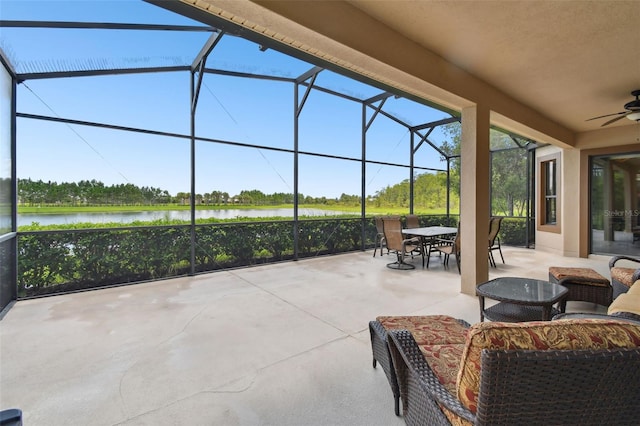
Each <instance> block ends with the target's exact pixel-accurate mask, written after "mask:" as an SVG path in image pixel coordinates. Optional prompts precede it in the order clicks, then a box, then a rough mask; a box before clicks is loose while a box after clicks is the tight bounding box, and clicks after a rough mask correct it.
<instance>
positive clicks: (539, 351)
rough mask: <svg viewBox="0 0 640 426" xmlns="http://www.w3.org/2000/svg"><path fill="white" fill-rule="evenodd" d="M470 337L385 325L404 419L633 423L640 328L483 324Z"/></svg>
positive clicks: (614, 323) (586, 322)
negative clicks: (426, 339)
mask: <svg viewBox="0 0 640 426" xmlns="http://www.w3.org/2000/svg"><path fill="white" fill-rule="evenodd" d="M462 333H463V334H464V343H454V344H441V345H424V344H423V345H418V343H416V340H415V339H414V336H413V335H412V333H410V332H408V331H407V330H400V329H392V330H388V331H387V340H388V348H389V353H390V355H391V360H392V365H393V368H394V371H395V376H394V377H395V379H396V380H397V384H398V388H399V392H400V397H401V399H402V406H403V416H404V419H405V421H406V423H407V424H408V425H449V424H454V425H472V424H475V425H485V424H492V425H515V424H527V425H535V424H544V425H548V424H563V425H571V424H575V425H578V424H579V425H589V424H594V425H595V424H618V425H622V424H637V422H638V410H637V409H638V401H640V325H638V324H633V323H629V322H623V321H618V320H615V319H604V320H593V319H579V320H559V321H551V322H529V323H499V322H493V323H477V324H475V325H473V326H471V327H469V328H468V329H465V330H463V331H462Z"/></svg>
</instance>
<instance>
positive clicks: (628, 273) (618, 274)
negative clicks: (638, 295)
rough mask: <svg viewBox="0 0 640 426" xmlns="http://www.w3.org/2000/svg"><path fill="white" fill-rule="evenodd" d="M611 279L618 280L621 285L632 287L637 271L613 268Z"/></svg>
mask: <svg viewBox="0 0 640 426" xmlns="http://www.w3.org/2000/svg"><path fill="white" fill-rule="evenodd" d="M610 271H611V279H612V280H616V281H618V282H619V283H622V284H624V285H626V286H627V287H631V284H633V282H632V281H631V280H632V279H633V273H634V272H635V271H636V270H635V268H622V267H619V266H616V267H613V268H611V270H610Z"/></svg>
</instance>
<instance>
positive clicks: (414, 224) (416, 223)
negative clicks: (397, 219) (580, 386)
mask: <svg viewBox="0 0 640 426" xmlns="http://www.w3.org/2000/svg"><path fill="white" fill-rule="evenodd" d="M408 228H420V218H418V216H417V215H415V214H408V215H407V229H408Z"/></svg>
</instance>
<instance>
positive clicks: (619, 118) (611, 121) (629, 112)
mask: <svg viewBox="0 0 640 426" xmlns="http://www.w3.org/2000/svg"><path fill="white" fill-rule="evenodd" d="M628 114H631V111H627V112H625V113H624V115H621V116H620V117H616V118H614V119H613V120H609V121H607V122H606V123H604V124H603V125H601V126H600V127H604V126H606V125H608V124H611V123H615V122H616V121H618V120H621V119H623V118H625V117H626V116H627V115H628Z"/></svg>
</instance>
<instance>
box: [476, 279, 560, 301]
mask: <svg viewBox="0 0 640 426" xmlns="http://www.w3.org/2000/svg"><path fill="white" fill-rule="evenodd" d="M567 291H568V290H567V289H566V288H565V287H563V286H561V285H558V284H553V283H550V282H549V281H541V280H535V279H531V278H518V277H500V278H495V279H493V280H491V281H487V282H486V283H483V284H480V285H479V286H478V287H476V294H477V295H478V296H484V297H488V298H490V299H494V300H500V301H510V302H521V303H533V304H535V303H549V302H555V301H557V300H558V299H560V298H562V296H564V295H565V294H566V293H567Z"/></svg>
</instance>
